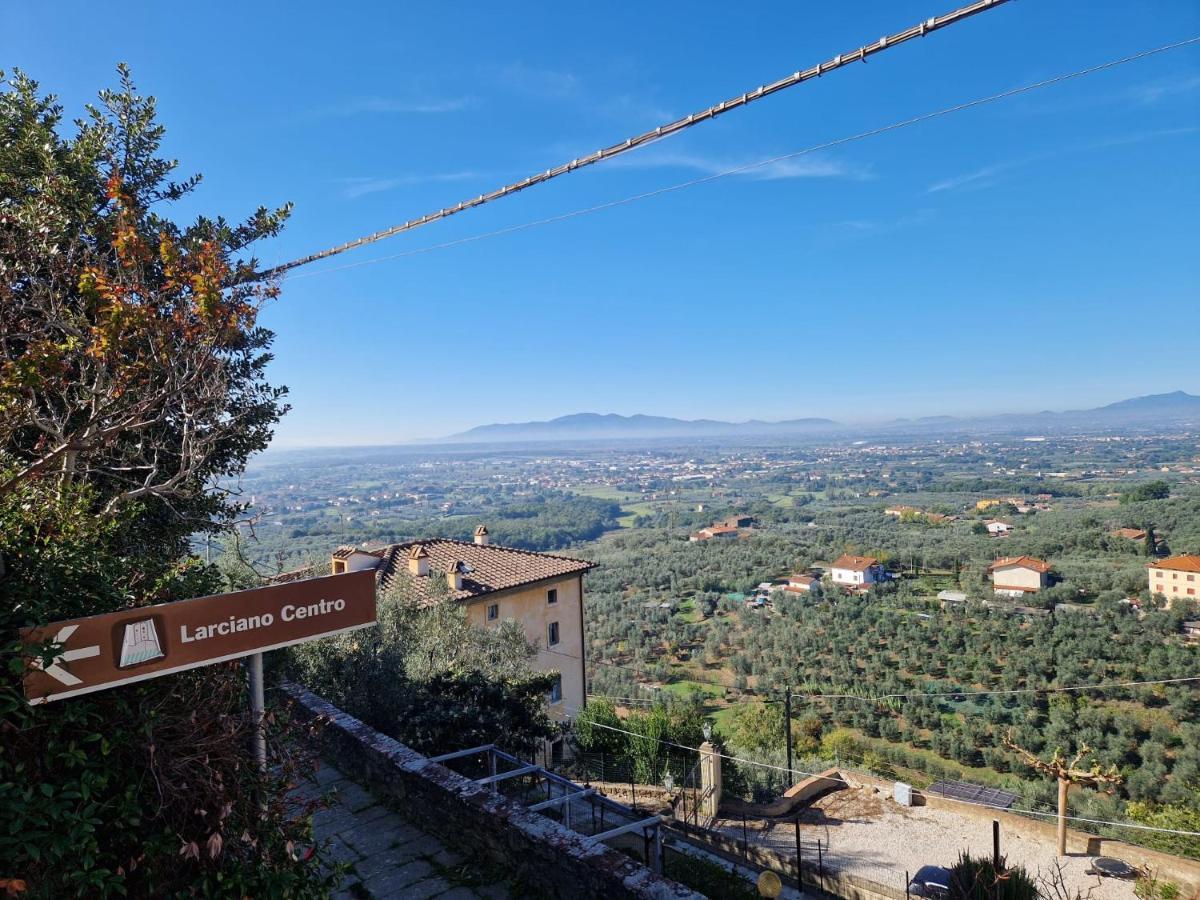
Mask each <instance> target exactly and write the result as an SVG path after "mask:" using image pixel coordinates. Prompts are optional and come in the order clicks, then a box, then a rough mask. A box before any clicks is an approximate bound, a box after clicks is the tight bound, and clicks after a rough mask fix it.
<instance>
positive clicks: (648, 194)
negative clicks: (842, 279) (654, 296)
mask: <svg viewBox="0 0 1200 900" xmlns="http://www.w3.org/2000/svg"><path fill="white" fill-rule="evenodd" d="M1197 43H1200V37H1193V38H1188V39H1186V40H1182V41H1177V42H1175V43H1173V44H1165V45H1163V46H1161V47H1154V48H1151V49H1149V50H1143V51H1141V52H1139V53H1134V54H1133V55H1131V56H1124V57H1121V58H1120V59H1113V60H1109V61H1108V62H1104V63H1099V64H1098V65H1094V66H1089V67H1088V68H1086V69H1078V70H1076V71H1074V72H1065V73H1063V74H1061V75H1055V76H1054V77H1052V78H1046V79H1043V80H1042V81H1035V82H1031V83H1029V84H1025V85H1021V86H1020V87H1016V88H1012V89H1010V90H1007V91H1001V92H1000V93H998V94H991V95H989V96H986V97H979V98H977V99H975V100H968V101H967V102H965V103H959V104H955V105H954V106H947V107H944V108H942V109H939V110H935V111H933V112H928V113H923V114H921V115H918V116H913V117H912V118H909V119H903V120H901V121H898V122H892V123H891V124H889V125H883V126H881V127H879V128H873V129H871V130H870V131H863V132H859V133H858V134H852V135H847V136H845V137H841V138H835V139H834V140H830V141H825V142H824V143H821V144H815V145H813V146H811V147H805V148H804V149H803V150H794V151H792V152H790V153H783V154H780V155H778V156H771V157H767V158H765V159H760V160H756V161H754V162H749V163H745V164H744V165H740V166H734V167H733V168H730V169H725V170H724V171H721V172H714V173H712V174H711V175H704V176H701V177H699V178H693V179H690V180H688V181H682V182H678V183H676V184H671V185H667V186H665V187H661V188H655V189H654V190H651V191H645V192H643V193H639V194H633V195H630V196H628V197H622V198H620V199H617V200H609V201H606V202H604V203H598V204H596V205H594V206H585V207H582V208H580V209H575V210H571V211H569V212H565V213H559V214H558V215H554V216H547V217H546V218H543V219H534V220H532V221H529V222H521V223H518V224H515V225H508V226H505V227H504V228H498V229H496V230H494V231H485V232H482V233H480V234H474V235H468V236H467V237H462V238H456V239H454V240H450V241H443V242H441V243H437V244H430V245H427V246H425V247H416V248H413V249H411V250H405V251H402V252H400V253H393V254H389V255H388V256H379V257H376V258H374V259H365V260H360V261H359V262H353V263H347V264H345V265H340V266H330V267H328V268H324V269H317V270H316V271H312V272H306V273H303V274H300V275H292V276H290V277H291V278H293V279H294V278H312V277H314V276H317V275H326V274H328V273H331V272H341V271H344V270H346V269H356V268H358V267H359V266H370V265H375V264H376V263H382V262H390V261H392V260H396V259H404V258H405V257H409V256H418V255H420V254H423V253H430V252H432V251H434V250H447V249H449V248H451V247H458V246H461V245H463V244H471V243H475V242H476V241H482V240H486V239H488V238H494V237H502V236H503V235H506V234H514V233H516V232H519V231H526V230H528V229H530V228H538V227H540V226H543V225H553V224H556V223H558V222H565V221H567V220H569V219H575V218H578V217H580V216H586V215H590V214H591V213H596V212H603V211H604V210H607V209H614V208H616V207H619V206H626V205H628V204H631V203H636V202H638V201H640V200H650V199H652V198H654V197H660V196H663V195H664V194H670V193H674V192H675V191H681V190H684V189H685V188H690V187H697V186H699V185H702V184H709V183H711V182H714V181H719V180H721V179H723V178H729V177H731V176H734V175H741V174H744V173H746V172H751V171H753V170H755V169H760V168H763V167H765V166H770V165H774V164H776V163H780V162H784V161H787V160H791V159H796V158H797V157H800V156H805V155H807V154H810V153H817V152H820V151H822V150H829V149H831V148H833V147H840V146H842V145H844V144H850V143H854V142H856V141H862V140H866V139H867V138H873V137H878V136H880V135H883V134H887V133H889V132H892V131H899V130H900V129H902V128H908V127H910V126H912V125H919V124H922V123H924V122H928V121H930V120H932V119H938V118H941V117H943V116H948V115H951V114H952V113H958V112H965V111H966V110H969V109H973V108H975V107H978V106H983V105H985V104H989V103H996V102H998V101H1000V100H1007V99H1010V98H1012V97H1017V96H1020V95H1022V94H1027V93H1030V92H1031V91H1036V90H1040V89H1041V88H1046V87H1051V86H1052V85H1056V84H1060V83H1061V82H1064V81H1070V80H1072V79H1075V78H1082V77H1084V76H1086V75H1094V74H1096V73H1098V72H1103V71H1105V70H1107V69H1113V68H1116V67H1117V66H1122V65H1125V64H1127V63H1132V62H1137V61H1139V60H1142V59H1146V58H1147V57H1150V56H1154V55H1156V54H1159V53H1165V52H1167V51H1169V50H1178V49H1180V48H1182V47H1187V46H1190V45H1193V44H1197ZM409 230H411V229H409ZM397 233H398V232H397ZM339 252H340V251H339ZM329 255H332V254H329ZM318 258H325V257H324V256H321V257H318ZM308 261H309V262H311V261H314V260H308ZM303 264H304V262H303V261H301V262H298V263H296V264H295V265H303ZM288 265H289V266H291V265H293V264H288ZM293 267H294V266H293ZM284 268H285V267H282V266H276V267H275V268H274V269H271V270H269V271H268V272H266V273H264V274H265V275H271V274H274V273H276V272H283V271H284Z"/></svg>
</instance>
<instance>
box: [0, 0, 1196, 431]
mask: <svg viewBox="0 0 1200 900" xmlns="http://www.w3.org/2000/svg"><path fill="white" fill-rule="evenodd" d="M955 5H956V3H955V0H921V2H908V0H886V2H885V0H873V2H844V3H824V4H817V3H808V4H797V3H765V4H755V5H754V6H753V7H747V8H746V10H744V11H742V12H739V13H738V14H737V15H733V14H731V13H730V12H729V10H730V9H732V8H731V7H729V6H728V5H727V4H717V3H710V4H696V3H687V4H684V3H661V4H632V3H623V4H609V5H601V6H573V7H572V6H563V5H562V4H550V3H540V4H520V3H517V4H503V5H501V4H484V3H475V4H462V5H456V6H454V7H450V6H446V5H444V4H420V5H417V4H409V5H405V6H400V5H397V4H390V3H362V4H355V5H353V6H352V7H346V8H343V9H339V8H336V7H333V6H330V5H328V4H318V3H288V4H284V3H273V4H271V3H243V4H237V5H235V4H227V3H212V4H199V5H192V6H191V7H189V8H188V11H187V12H186V14H183V13H179V12H177V11H176V10H178V9H179V7H177V6H176V5H174V4H164V3H143V2H130V3H126V4H123V5H122V12H121V15H120V16H119V18H118V17H116V16H115V14H114V13H113V12H112V11H111V10H109V9H107V8H105V7H104V6H103V4H94V3H75V2H63V3H54V4H22V5H18V4H5V5H4V7H3V8H2V9H0V66H4V67H6V68H8V67H11V66H13V65H19V66H20V67H22V68H24V69H25V70H27V71H28V72H29V73H30V74H32V75H33V76H34V77H36V78H38V79H39V80H40V81H41V82H42V84H43V87H44V88H45V89H47V90H52V91H54V92H56V93H58V94H59V95H60V96H61V98H62V101H63V102H64V104H65V105H66V107H67V110H68V112H69V113H71V114H72V115H73V114H77V113H78V112H79V111H80V109H81V107H82V104H83V103H84V102H85V101H87V100H90V99H91V98H92V97H94V94H95V91H96V90H97V89H98V88H99V87H101V86H103V85H106V84H111V83H113V81H114V79H115V76H114V74H113V67H114V65H115V64H116V63H117V62H118V61H122V60H123V61H126V62H128V63H130V65H131V66H132V67H133V70H134V75H135V78H136V79H137V81H138V83H139V85H140V86H141V88H142V89H143V90H144V91H145V92H147V93H153V94H155V95H157V96H158V98H159V102H160V113H161V118H162V120H163V122H164V123H165V124H166V125H167V126H168V129H169V134H168V148H167V149H168V151H169V152H170V153H171V154H172V155H174V156H177V157H178V158H179V159H180V160H181V162H182V169H183V170H184V171H187V172H190V171H200V172H202V173H203V174H204V176H205V180H204V183H203V185H202V186H201V188H200V190H199V191H198V192H197V194H196V195H195V198H194V200H192V201H190V202H189V204H188V209H187V211H188V212H195V211H198V210H203V211H205V212H209V213H216V212H220V213H223V214H225V215H227V216H229V217H238V216H242V215H245V214H246V213H248V212H249V211H251V210H252V209H253V208H254V207H255V206H257V205H258V204H260V203H262V204H279V203H282V202H284V201H287V200H291V201H294V202H295V204H296V211H295V214H294V216H293V219H292V221H291V224H290V226H289V228H288V230H287V232H286V234H285V235H284V236H283V237H282V238H281V239H279V240H277V241H275V242H273V243H272V245H270V246H264V247H262V248H261V251H260V256H261V258H262V259H263V260H264V261H266V262H280V261H283V260H285V259H290V258H293V257H295V256H299V255H303V254H305V253H308V252H311V251H313V250H317V249H321V248H324V247H326V246H328V245H331V244H334V243H339V242H341V241H343V240H346V239H349V238H352V237H355V236H358V235H360V234H364V233H367V232H370V231H374V230H376V229H379V228H383V227H386V226H388V225H392V224H395V223H397V222H399V221H403V220H405V219H408V218H412V217H414V216H418V215H420V214H422V213H424V212H428V211H430V210H432V209H436V208H440V207H442V206H448V205H452V204H453V203H455V202H457V201H458V200H460V199H465V198H468V197H472V196H475V195H478V194H480V193H482V192H484V191H487V190H490V189H492V188H494V187H497V186H499V185H500V184H502V183H506V182H509V181H513V180H517V179H518V178H520V177H523V176H525V175H527V174H531V173H532V172H536V171H539V170H541V169H545V168H547V167H549V166H551V165H554V164H556V163H559V162H562V161H564V160H566V159H570V158H572V157H575V156H578V155H581V154H584V153H587V152H590V151H592V150H595V149H596V148H598V147H601V146H605V145H607V144H609V143H613V142H615V141H617V140H621V139H623V138H624V137H626V136H628V135H631V134H634V133H636V132H638V131H641V130H644V129H647V128H649V127H652V126H654V125H657V124H661V123H662V122H663V121H665V120H667V119H670V118H672V117H675V116H679V115H684V114H686V113H688V112H691V111H694V110H697V109H700V108H703V107H705V106H707V105H708V104H710V103H712V102H715V101H717V100H719V99H724V98H726V97H729V96H732V95H735V94H738V93H741V92H742V91H745V90H748V89H753V88H754V87H756V86H758V85H759V84H763V83H765V82H768V81H771V80H774V79H775V78H777V77H780V76H782V75H785V74H787V73H790V72H792V71H794V70H796V69H798V68H804V67H807V66H809V65H812V64H814V63H815V62H817V61H820V60H824V59H827V58H828V57H830V56H831V55H833V54H834V53H837V52H841V51H847V50H851V49H853V48H855V47H857V46H859V45H860V44H862V43H864V42H866V41H870V40H874V39H876V38H878V37H879V36H880V35H882V34H884V33H888V32H892V31H895V30H898V29H900V28H903V27H906V26H908V25H910V24H913V23H915V22H918V21H920V20H922V19H924V18H927V17H929V16H931V15H934V14H937V13H942V12H946V11H948V10H949V9H951V8H952V7H953V6H955ZM1198 35H1200V6H1198V5H1197V4H1196V3H1194V2H1192V0H1175V2H1156V0H1144V2H1136V3H1135V2H1124V3H1118V2H1107V0H1097V2H1092V3H1088V4H1080V3H1060V2H1050V0H1017V2H1013V3H1010V4H1007V5H1005V6H1003V7H1001V8H999V9H997V10H994V11H992V12H988V13H985V14H983V15H981V16H978V17H976V18H975V19H972V20H970V21H968V22H966V23H963V24H961V25H957V26H954V27H953V28H949V29H947V30H945V31H943V32H940V33H937V34H934V35H931V36H929V37H926V38H924V39H923V40H920V41H916V42H911V43H909V44H906V45H904V46H901V47H898V48H895V49H893V50H889V51H888V52H887V53H885V54H882V55H880V56H878V57H876V58H873V59H872V60H871V61H870V62H869V63H867V64H865V65H856V66H853V67H850V68H848V69H845V70H842V71H839V72H836V73H832V74H830V75H829V76H827V77H826V78H823V79H821V80H820V81H817V82H810V83H808V84H806V85H802V86H800V87H797V88H794V89H792V90H789V91H786V92H784V93H783V94H780V95H777V96H775V97H773V98H770V99H766V100H763V101H761V102H759V103H756V104H753V105H752V106H751V107H749V108H747V109H745V110H742V111H738V112H734V113H731V114H729V115H727V116H725V117H723V118H722V119H720V120H718V121H716V122H712V123H708V124H705V125H702V126H700V127H697V128H694V129H691V130H690V131H689V132H688V133H686V134H685V135H682V136H678V137H675V138H671V139H670V140H667V141H664V142H662V143H660V144H658V145H655V146H652V147H649V148H646V149H644V150H642V151H639V152H638V153H636V154H633V155H630V156H628V157H625V158H624V159H623V160H622V161H620V162H614V163H612V164H605V165H602V166H597V167H594V168H591V169H589V170H584V171H581V172H578V173H575V174H573V175H571V176H569V177H567V178H563V179H560V180H557V181H555V182H552V183H551V184H548V185H545V186H541V187H539V188H536V189H533V190H531V191H528V192H524V193H522V194H519V195H517V196H515V197H513V198H511V199H507V200H505V201H502V202H499V203H496V204H494V205H492V206H489V207H486V208H483V209H480V210H477V211H473V212H469V213H467V214H464V215H462V216H459V217H456V218H455V219H453V220H450V221H447V222H445V223H441V224H437V225H434V226H431V227H429V228H425V229H421V230H419V231H417V232H414V233H412V234H408V235H404V236H401V237H398V238H395V239H392V240H389V241H386V242H384V243H382V244H379V245H376V246H375V247H372V248H369V249H366V250H361V251H356V252H354V253H351V254H347V255H345V256H342V257H339V258H338V259H337V260H335V261H332V262H329V263H324V264H317V265H314V266H312V267H310V268H308V269H301V270H299V271H298V273H297V275H296V276H295V277H291V278H288V279H287V280H286V281H285V282H284V284H283V294H282V297H281V298H280V299H279V300H278V301H277V302H275V303H274V305H273V306H272V307H271V308H270V309H269V310H268V311H267V312H266V314H265V319H264V321H265V323H266V324H267V325H269V326H270V327H271V328H273V329H274V330H275V331H276V332H277V334H278V340H277V344H276V351H277V354H278V359H277V361H276V363H275V364H274V368H273V371H272V377H273V378H274V379H275V380H276V381H278V382H280V383H283V384H287V385H288V386H289V387H290V388H291V390H292V398H291V399H292V402H293V404H294V406H295V409H294V410H293V411H292V413H291V414H290V415H289V416H288V417H287V419H286V420H285V421H284V423H283V424H282V425H281V426H280V428H279V431H278V435H277V444H278V445H279V446H297V445H314V444H320V445H331V444H352V443H387V442H392V441H402V440H406V439H411V438H418V437H431V436H438V435H444V434H448V433H451V432H454V431H458V430H462V429H464V428H467V427H470V426H472V425H476V424H481V423H484V422H491V421H519V420H525V419H540V418H549V417H553V416H556V415H562V414H566V413H571V412H578V411H596V412H620V413H635V412H645V413H653V414H660V415H675V416H682V417H700V416H708V417H717V418H728V419H744V418H750V417H757V418H786V417H794V416H807V415H820V416H829V417H832V418H835V419H839V420H842V421H868V420H872V419H880V418H890V417H893V416H898V415H906V416H907V415H929V414H938V413H952V414H955V413H969V412H993V411H1019V410H1036V409H1044V408H1073V407H1082V406H1090V405H1095V404H1100V403H1105V402H1109V401H1112V400H1117V399H1122V398H1124V397H1128V396H1133V395H1136V394H1143V393H1155V392H1160V391H1169V390H1175V389H1184V390H1189V391H1191V392H1194V393H1200V370H1198V369H1197V365H1196V347H1197V344H1196V339H1197V338H1196V335H1197V330H1196V321H1197V309H1198V307H1200V290H1198V289H1197V282H1198V276H1200V253H1197V252H1196V246H1197V244H1198V243H1200V241H1198V238H1200V221H1198V218H1200V214H1198V212H1197V211H1198V210H1200V175H1198V174H1197V172H1198V166H1197V160H1200V45H1193V46H1192V47H1188V48H1185V49H1182V50H1176V51H1173V52H1170V53H1166V54H1162V55H1159V56H1157V57H1154V58H1152V59H1149V60H1146V61H1142V62H1138V63H1133V64H1130V65H1127V66H1123V67H1120V68H1118V69H1116V70H1112V71H1108V72H1104V73H1100V74H1097V75H1094V76H1090V77H1088V78H1086V79H1079V80H1076V81H1073V82H1070V83H1067V84H1064V85H1059V86H1055V87H1052V88H1048V89H1045V90H1042V91H1038V92H1036V93H1033V94H1028V95H1024V96H1022V97H1018V98H1015V99H1012V100H1008V101H1004V102H1002V103H997V104H993V105H990V106H987V107H984V108H981V109H975V110H970V111H967V112H963V113H960V114H956V115H953V116H949V117H945V118H942V119H939V120H936V121H934V122H930V123H926V124H922V125H918V126H915V127H912V128H908V129H905V130H902V131H898V132H894V133H891V134H888V135H884V136H881V137H877V138H873V139H870V140H866V141H862V142H858V143H854V144H849V145H845V146H842V147H838V148H835V149H831V150H828V151H824V152H820V153H815V154H811V155H807V156H802V157H797V158H794V159H792V160H788V161H786V162H783V163H779V164H776V165H773V166H769V167H765V168H763V169H760V170H756V171H755V172H753V173H747V174H744V175H740V176H736V177H730V178H726V179H722V180H720V181H717V182H715V183H711V184H705V185H701V186H697V187H693V188H690V189H687V190H683V191H677V192H674V193H671V194H667V195H664V196H661V197H657V198H655V199H650V200H645V201H642V202H638V203H634V204H630V205H626V206H622V207H618V208H615V209H609V210H605V211H602V212H598V213H595V214H591V215H586V216H580V217H577V218H573V219H571V220H569V221H566V222H561V223H557V224H552V225H546V226H543V227H536V228H530V229H527V230H523V231H519V232H516V233H512V234H507V235H504V236H499V237H494V238H489V239H486V240H481V241H478V242H471V243H466V244H463V245H460V246H455V247H451V248H447V249H438V250H431V251H430V252H426V253H419V254H415V255H409V256H403V257H400V258H396V259H390V260H386V261H383V262H378V263H375V264H369V265H355V266H354V267H352V268H339V267H340V266H344V265H347V264H350V263H354V264H359V263H365V262H367V261H369V260H373V259H378V258H380V257H387V256H394V255H396V254H403V253H405V252H407V251H411V250H416V249H420V248H426V247H430V246H431V245H436V244H440V243H443V242H446V241H453V240H455V239H458V238H463V237H469V236H472V235H477V234H481V233H487V232H491V231H494V230H497V229H501V228H504V227H507V226H510V225H515V224H520V223H524V222H529V221H533V220H537V219H541V218H544V217H548V216H554V215H558V214H561V213H565V212H569V211H572V210H575V209H579V208H584V207H589V206H592V205H595V204H599V203H604V202H606V201H610V200H614V199H618V198H622V197H625V196H629V195H632V194H636V193H639V192H643V191H648V190H653V189H655V188H659V187H663V186H666V185H670V184H674V183H677V182H682V181H686V180H689V179H692V178H697V177H699V176H702V175H705V174H710V173H713V172H717V171H722V170H724V169H727V168H730V167H733V166H737V165H740V164H743V163H746V162H750V161H753V160H757V159H761V158H765V157H770V156H774V155H777V154H783V153H788V152H791V151H795V150H800V149H803V148H806V147H810V146H813V145H816V144H820V143H823V142H825V141H829V140H831V139H836V138H839V137H843V136H846V135H850V134H854V133H857V132H861V131H865V130H869V129H872V128H876V127H879V126H881V125H885V124H888V123H890V122H894V121H898V120H902V119H905V118H908V117H911V116H914V115H918V114H920V113H924V112H928V111H932V110H936V109H939V108H942V107H946V106H950V105H953V104H955V103H960V102H963V101H967V100H971V99H973V98H976V97H980V96H984V95H988V94H992V93H996V92H999V91H1002V90H1006V89H1009V88H1012V87H1015V86H1017V85H1020V84H1024V83H1027V82H1031V81H1036V80H1039V79H1042V78H1046V77H1049V76H1052V75H1055V74H1058V73H1062V72H1067V71H1071V70H1074V69H1079V68H1084V67H1086V66H1089V65H1093V64H1096V63H1100V62H1104V61H1106V60H1109V59H1112V58H1116V57H1120V56H1125V55H1128V54H1131V53H1134V52H1137V51H1140V50H1143V49H1147V48H1150V47H1154V46H1158V45H1162V44H1166V43H1171V42H1174V41H1177V40H1180V39H1185V38H1190V37H1195V36H1198ZM328 270H333V271H328ZM1164 323H1165V324H1164Z"/></svg>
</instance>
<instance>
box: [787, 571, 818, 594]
mask: <svg viewBox="0 0 1200 900" xmlns="http://www.w3.org/2000/svg"><path fill="white" fill-rule="evenodd" d="M816 583H817V576H815V575H789V576H788V579H787V584H785V585H784V586H783V589H784V590H785V591H787V592H788V593H789V594H807V593H808V592H809V591H811V590H812V586H813V585H814V584H816Z"/></svg>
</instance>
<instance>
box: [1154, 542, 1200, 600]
mask: <svg viewBox="0 0 1200 900" xmlns="http://www.w3.org/2000/svg"><path fill="white" fill-rule="evenodd" d="M1146 570H1147V574H1148V576H1149V578H1150V593H1152V594H1162V595H1163V596H1164V597H1166V598H1167V604H1166V605H1167V608H1168V609H1169V608H1170V607H1171V601H1172V600H1174V599H1176V598H1177V597H1182V598H1185V599H1189V600H1198V599H1200V556H1197V555H1195V554H1193V553H1184V554H1182V555H1180V556H1172V557H1171V558H1170V559H1160V560H1158V561H1157V562H1152V563H1150V564H1149V565H1148V566H1146Z"/></svg>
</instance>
